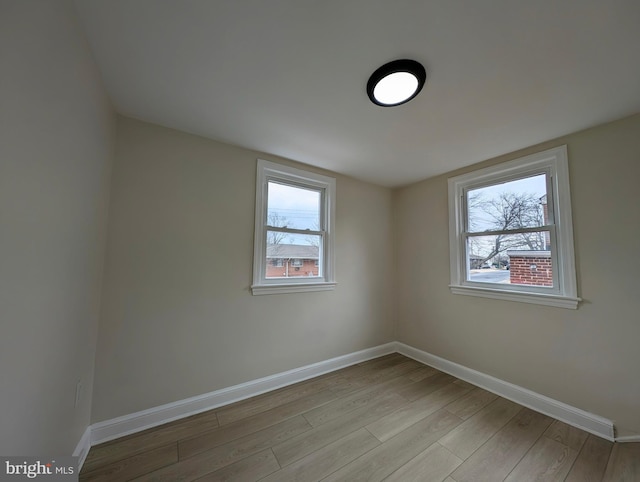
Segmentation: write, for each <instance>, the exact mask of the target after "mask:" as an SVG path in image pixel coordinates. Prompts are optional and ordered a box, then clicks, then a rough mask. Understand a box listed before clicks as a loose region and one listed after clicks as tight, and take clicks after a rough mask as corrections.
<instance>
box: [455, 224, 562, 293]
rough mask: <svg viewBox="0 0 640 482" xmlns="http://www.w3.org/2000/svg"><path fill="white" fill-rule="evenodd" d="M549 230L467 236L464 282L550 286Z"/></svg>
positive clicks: (551, 269)
mask: <svg viewBox="0 0 640 482" xmlns="http://www.w3.org/2000/svg"><path fill="white" fill-rule="evenodd" d="M548 247H549V232H548V231H537V232H533V233H519V234H508V235H499V236H470V237H469V238H468V239H467V281H475V282H480V283H497V284H512V285H527V286H545V287H552V286H553V266H552V260H551V250H550V249H548Z"/></svg>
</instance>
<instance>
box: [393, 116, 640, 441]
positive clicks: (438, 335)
mask: <svg viewBox="0 0 640 482" xmlns="http://www.w3.org/2000/svg"><path fill="white" fill-rule="evenodd" d="M562 144H567V145H568V151H569V169H570V182H571V197H572V208H573V221H574V236H575V248H576V263H577V277H578V286H579V295H580V296H581V297H582V298H583V299H584V301H583V303H581V304H580V306H579V308H578V310H575V311H574V310H567V309H561V308H551V307H545V306H539V305H531V304H521V303H515V302H507V301H499V300H489V299H483V298H475V297H469V296H461V295H456V296H454V295H452V294H451V293H450V292H449V288H448V284H449V245H448V218H447V177H450V176H452V175H456V174H460V173H462V172H466V171H469V170H471V169H465V170H460V171H456V172H452V173H450V174H448V175H444V176H440V177H436V178H433V179H429V180H426V181H424V182H421V183H418V184H414V185H411V186H408V187H406V188H403V189H400V190H398V191H396V192H394V215H395V232H396V246H397V251H396V256H397V261H398V269H399V273H402V276H399V277H398V285H397V290H396V295H397V300H396V301H397V305H398V319H397V335H398V340H399V341H401V342H405V343H407V344H410V345H413V346H415V347H417V348H420V349H422V350H425V351H427V352H430V353H433V354H435V355H438V356H441V357H443V358H446V359H448V360H451V361H454V362H457V363H460V364H462V365H465V366H467V367H470V368H474V369H476V370H479V371H481V372H484V373H487V374H490V375H493V376H496V377H498V378H501V379H503V380H507V381H509V382H512V383H515V384H517V385H520V386H523V387H526V388H529V389H531V390H534V391H536V392H538V393H541V394H544V395H547V396H549V397H552V398H555V399H557V400H560V401H562V402H565V403H568V404H570V405H573V406H575V407H579V408H582V409H584V410H587V411H589V412H592V413H595V414H598V415H601V416H604V417H607V418H610V419H612V420H613V421H614V422H615V423H616V426H617V428H618V429H619V432H618V435H629V434H640V375H639V372H638V370H639V369H640V349H639V345H638V343H639V341H640V297H639V293H640V290H639V284H638V281H639V280H640V257H638V250H639V249H640V208H639V206H640V201H639V198H638V182H639V181H640V115H636V116H634V117H630V118H627V119H623V120H620V121H617V122H613V123H610V124H606V125H602V126H599V127H596V128H593V129H590V130H586V131H583V132H579V133H577V134H573V135H570V136H567V137H565V138H562V139H558V140H555V141H552V142H548V143H545V144H543V145H540V146H536V147H532V148H530V149H526V150H523V151H520V152H516V153H513V154H510V155H507V156H503V157H501V158H498V159H493V160H491V161H488V162H485V163H482V164H478V165H477V166H475V167H476V168H478V167H484V166H486V165H489V164H495V163H497V162H501V161H505V160H509V159H513V158H517V157H520V156H521V155H525V154H529V153H533V152H537V151H540V150H543V149H546V148H550V147H553V146H558V145H562Z"/></svg>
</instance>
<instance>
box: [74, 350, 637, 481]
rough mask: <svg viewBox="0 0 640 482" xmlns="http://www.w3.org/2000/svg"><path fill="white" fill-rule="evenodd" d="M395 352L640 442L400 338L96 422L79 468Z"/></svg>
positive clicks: (600, 432)
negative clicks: (146, 435)
mask: <svg viewBox="0 0 640 482" xmlns="http://www.w3.org/2000/svg"><path fill="white" fill-rule="evenodd" d="M394 352H398V353H401V354H402V355H405V356H407V357H409V358H413V359H414V360H417V361H419V362H421V363H424V364H425V365H429V366H432V367H434V368H436V369H438V370H441V371H443V372H445V373H449V374H451V375H453V376H455V377H457V378H460V379H461V380H465V381H467V382H469V383H472V384H473V385H476V386H478V387H481V388H484V389H485V390H488V391H490V392H493V393H495V394H497V395H500V396H501V397H504V398H507V399H509V400H512V401H514V402H516V403H518V404H520V405H523V406H525V407H528V408H531V409H532V410H535V411H537V412H540V413H543V414H545V415H548V416H550V417H553V418H555V419H558V420H561V421H563V422H565V423H568V424H569V425H572V426H574V427H577V428H580V429H582V430H585V431H586V432H589V433H592V434H594V435H597V436H598V437H602V438H604V439H607V440H610V441H616V442H640V436H636V435H630V436H624V437H618V438H614V426H613V422H612V421H611V420H608V419H606V418H603V417H600V416H598V415H594V414H592V413H589V412H585V411H584V410H581V409H579V408H576V407H572V406H570V405H567V404H565V403H562V402H559V401H557V400H554V399H552V398H549V397H546V396H544V395H541V394H539V393H536V392H533V391H531V390H528V389H526V388H523V387H520V386H517V385H514V384H512V383H509V382H506V381H504V380H500V379H498V378H495V377H492V376H490V375H487V374H484V373H481V372H479V371H476V370H473V369H471V368H467V367H465V366H463V365H459V364H457V363H454V362H451V361H449V360H445V359H444V358H440V357H438V356H436V355H432V354H430V353H427V352H425V351H422V350H419V349H417V348H413V347H411V346H409V345H406V344H404V343H400V342H391V343H387V344H385V345H380V346H377V347H373V348H368V349H366V350H362V351H358V352H355V353H350V354H347V355H343V356H339V357H336V358H332V359H330V360H325V361H322V362H318V363H314V364H311V365H306V366H304V367H300V368H295V369H293V370H289V371H286V372H282V373H278V374H275V375H271V376H268V377H264V378H259V379H257V380H252V381H250V382H246V383H241V384H239V385H234V386H232V387H228V388H223V389H221V390H216V391H214V392H210V393H206V394H203V395H198V396H195V397H191V398H187V399H184V400H178V401H176V402H172V403H168V404H166V405H160V406H158V407H153V408H150V409H148V410H142V411H140V412H136V413H132V414H129V415H124V416H122V417H117V418H114V419H111V420H106V421H104V422H98V423H95V424H93V425H91V426H90V427H87V430H86V431H85V433H84V434H83V435H82V438H81V439H80V442H78V446H77V447H76V449H75V451H74V452H73V455H74V456H77V457H79V466H80V468H81V467H82V464H83V463H84V461H85V459H86V457H87V454H88V452H89V448H90V447H91V446H92V445H96V444H98V443H102V442H107V441H109V440H113V439H116V438H119V437H123V436H125V435H130V434H132V433H136V432H140V431H142V430H146V429H148V428H152V427H155V426H158V425H162V424H164V423H167V422H171V421H173V420H178V419H181V418H185V417H188V416H191V415H194V414H196V413H200V412H205V411H207V410H211V409H214V408H219V407H221V406H224V405H228V404H230V403H233V402H237V401H240V400H244V399H246V398H250V397H254V396H256V395H260V394H261V393H265V392H269V391H271V390H275V389H278V388H282V387H285V386H287V385H291V384H293V383H298V382H301V381H304V380H307V379H309V378H313V377H317V376H319V375H323V374H325V373H329V372H332V371H335V370H339V369H340V368H345V367H347V366H350V365H354V364H356V363H361V362H364V361H367V360H370V359H372V358H377V357H380V356H383V355H388V354H390V353H394Z"/></svg>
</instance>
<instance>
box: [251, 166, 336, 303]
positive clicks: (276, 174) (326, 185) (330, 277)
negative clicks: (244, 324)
mask: <svg viewBox="0 0 640 482" xmlns="http://www.w3.org/2000/svg"><path fill="white" fill-rule="evenodd" d="M272 180H275V181H282V182H284V183H293V184H297V185H299V186H301V187H308V188H313V189H322V190H323V191H324V196H323V203H322V205H321V206H320V209H321V210H322V212H323V215H324V219H325V223H324V224H325V226H322V227H321V229H322V230H324V231H325V235H324V242H323V246H322V248H323V249H322V251H323V252H322V256H321V259H322V273H323V277H322V278H311V279H310V278H304V277H300V278H289V279H287V280H286V281H284V282H283V280H282V279H281V278H277V279H268V278H266V277H265V272H266V266H267V264H268V260H267V259H266V257H265V255H264V253H265V252H266V244H267V229H266V224H265V220H266V219H267V194H268V193H267V183H268V182H269V181H272ZM335 193H336V180H335V179H334V178H332V177H328V176H323V175H321V174H316V173H314V172H309V171H305V170H302V169H297V168H294V167H290V166H286V165H284V164H277V163H275V162H270V161H265V160H263V159H258V166H257V176H256V212H255V231H254V232H255V234H254V242H253V284H252V285H251V292H252V293H253V294H254V295H271V294H278V293H301V292H308V291H327V290H333V289H334V288H335V286H336V284H337V283H336V282H335V269H334V267H335V255H334V246H335V242H334V239H335V209H336V202H335Z"/></svg>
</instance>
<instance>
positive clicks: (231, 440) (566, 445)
mask: <svg viewBox="0 0 640 482" xmlns="http://www.w3.org/2000/svg"><path fill="white" fill-rule="evenodd" d="M80 480H81V481H98V480H104V481H110V482H111V481H119V480H136V481H171V482H173V481H189V480H198V481H215V480H238V481H243V482H248V481H254V480H264V481H278V482H280V481H287V480H298V481H316V480H327V481H350V482H351V481H356V480H389V481H401V482H405V481H446V482H463V481H473V482H479V481H485V480H486V481H492V482H496V481H503V480H504V481H508V482H525V481H533V480H545V481H571V482H587V481H607V482H623V481H628V482H632V481H633V482H638V481H640V444H638V443H636V444H613V443H611V442H608V441H606V440H603V439H601V438H598V437H595V436H593V435H590V434H588V433H586V432H583V431H581V430H578V429H576V428H573V427H570V426H568V425H566V424H564V423H562V422H559V421H557V420H553V419H551V418H549V417H547V416H545V415H541V414H539V413H536V412H534V411H532V410H529V409H528V408H524V407H522V406H520V405H517V404H515V403H513V402H511V401H509V400H506V399H504V398H501V397H498V396H496V395H494V394H492V393H489V392H487V391H484V390H482V389H480V388H477V387H474V386H473V385H470V384H468V383H466V382H463V381H462V380H458V379H456V378H454V377H452V376H450V375H447V374H444V373H441V372H439V371H437V370H435V369H433V368H430V367H427V366H424V365H422V364H420V363H418V362H416V361H414V360H411V359H409V358H406V357H404V356H402V355H399V354H392V355H388V356H384V357H381V358H377V359H375V360H371V361H368V362H364V363H360V364H358V365H354V366H351V367H348V368H345V369H342V370H339V371H336V372H333V373H330V374H328V375H324V376H321V377H318V378H314V379H312V380H308V381H305V382H302V383H298V384H296V385H292V386H289V387H286V388H282V389H280V390H276V391H273V392H270V393H267V394H264V395H260V396H257V397H254V398H251V399H248V400H244V401H242V402H238V403H234V404H232V405H228V406H226V407H222V408H219V409H217V410H212V411H209V412H205V413H202V414H199V415H195V416H193V417H189V418H186V419H183V420H178V421H176V422H172V423H169V424H166V425H162V426H160V427H156V428H153V429H150V430H147V431H145V432H140V433H137V434H134V435H130V436H128V437H124V438H121V439H118V440H114V441H112V442H107V443H104V444H102V445H97V446H95V447H93V448H92V449H91V451H90V452H89V455H88V457H87V460H86V462H85V464H84V467H83V470H82V473H81V474H80Z"/></svg>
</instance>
